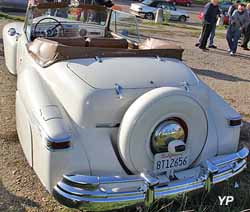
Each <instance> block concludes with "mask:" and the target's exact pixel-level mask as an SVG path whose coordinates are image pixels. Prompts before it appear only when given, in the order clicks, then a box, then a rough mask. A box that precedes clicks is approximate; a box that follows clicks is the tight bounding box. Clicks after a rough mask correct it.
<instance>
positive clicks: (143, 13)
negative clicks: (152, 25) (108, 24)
mask: <svg viewBox="0 0 250 212" xmlns="http://www.w3.org/2000/svg"><path fill="white" fill-rule="evenodd" d="M157 2H158V5H157ZM152 3H153V4H156V5H154V6H151V5H150V4H149V5H147V4H145V3H131V6H130V12H131V13H132V14H134V15H136V16H140V17H142V18H147V14H153V18H152V19H154V18H155V16H156V12H157V9H159V8H162V9H163V11H164V12H167V13H169V14H170V17H169V18H170V20H173V21H186V20H188V18H189V14H188V12H187V11H185V10H181V9H178V8H176V7H175V6H174V5H173V4H172V3H169V2H163V1H152ZM163 4H164V5H163Z"/></svg>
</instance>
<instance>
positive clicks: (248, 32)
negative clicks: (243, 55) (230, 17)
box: [241, 3, 250, 51]
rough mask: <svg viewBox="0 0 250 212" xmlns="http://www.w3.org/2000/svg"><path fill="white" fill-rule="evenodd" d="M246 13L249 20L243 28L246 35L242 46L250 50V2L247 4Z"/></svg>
mask: <svg viewBox="0 0 250 212" xmlns="http://www.w3.org/2000/svg"><path fill="white" fill-rule="evenodd" d="M246 13H247V17H248V21H247V22H246V23H245V24H244V26H243V29H242V34H243V36H244V39H243V43H242V45H241V47H242V48H243V49H244V50H246V51H249V50H250V49H249V48H248V43H249V41H250V3H248V4H247V6H246Z"/></svg>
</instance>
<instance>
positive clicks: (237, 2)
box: [227, 0, 241, 21]
mask: <svg viewBox="0 0 250 212" xmlns="http://www.w3.org/2000/svg"><path fill="white" fill-rule="evenodd" d="M240 4H241V1H240V0H237V1H236V3H235V4H232V5H231V6H230V7H229V9H228V12H227V14H228V17H229V21H230V19H231V17H232V15H233V13H234V11H235V10H237V9H238V6H239V5H240Z"/></svg>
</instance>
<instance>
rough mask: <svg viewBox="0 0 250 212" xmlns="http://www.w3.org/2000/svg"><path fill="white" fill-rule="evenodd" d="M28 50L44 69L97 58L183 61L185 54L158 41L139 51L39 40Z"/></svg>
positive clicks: (149, 41) (181, 50)
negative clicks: (147, 58) (170, 59)
mask: <svg viewBox="0 0 250 212" xmlns="http://www.w3.org/2000/svg"><path fill="white" fill-rule="evenodd" d="M107 39H109V38H107ZM27 48H28V51H29V53H30V54H31V55H32V57H33V58H34V59H35V60H36V62H37V63H38V64H40V65H41V66H43V67H45V66H49V65H51V64H53V63H55V62H58V61H62V60H69V59H79V58H95V57H100V58H101V57H169V58H176V59H179V60H181V59H182V53H183V49H182V48H180V47H178V46H176V45H174V44H169V43H167V42H165V41H162V40H156V39H148V40H146V41H145V42H144V43H142V44H141V45H139V49H127V48H103V47H88V46H87V47H83V46H69V45H63V44H61V43H59V42H57V41H52V40H48V39H44V38H37V39H35V40H34V41H33V42H32V43H30V44H28V45H27Z"/></svg>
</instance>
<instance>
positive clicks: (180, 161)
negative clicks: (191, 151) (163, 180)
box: [154, 153, 189, 176]
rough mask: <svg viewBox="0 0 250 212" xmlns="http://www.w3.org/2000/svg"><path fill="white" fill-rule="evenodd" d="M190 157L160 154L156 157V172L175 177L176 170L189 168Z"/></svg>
mask: <svg viewBox="0 0 250 212" xmlns="http://www.w3.org/2000/svg"><path fill="white" fill-rule="evenodd" d="M188 164H189V163H188V156H187V155H186V154H185V155H170V154H169V153H158V154H156V155H155V157H154V172H155V173H156V174H160V173H165V174H166V175H168V176H170V175H173V172H174V170H180V169H182V168H186V167H187V166H188Z"/></svg>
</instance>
